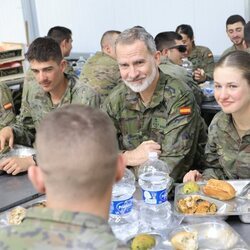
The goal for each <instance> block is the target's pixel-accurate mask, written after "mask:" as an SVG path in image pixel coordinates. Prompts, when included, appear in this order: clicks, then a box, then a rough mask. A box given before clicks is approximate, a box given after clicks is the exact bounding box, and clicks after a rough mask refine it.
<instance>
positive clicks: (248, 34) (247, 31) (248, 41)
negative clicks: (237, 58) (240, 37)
mask: <svg viewBox="0 0 250 250" xmlns="http://www.w3.org/2000/svg"><path fill="white" fill-rule="evenodd" d="M244 39H245V45H246V51H247V52H249V53H250V22H248V23H247V24H246V25H245V27H244Z"/></svg>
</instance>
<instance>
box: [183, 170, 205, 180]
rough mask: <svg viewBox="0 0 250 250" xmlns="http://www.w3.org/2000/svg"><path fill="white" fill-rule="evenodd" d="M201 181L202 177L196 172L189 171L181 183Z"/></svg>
mask: <svg viewBox="0 0 250 250" xmlns="http://www.w3.org/2000/svg"><path fill="white" fill-rule="evenodd" d="M201 180H202V175H201V173H200V172H198V171H197V170H190V171H189V172H188V173H186V174H185V176H184V177H183V182H187V181H201Z"/></svg>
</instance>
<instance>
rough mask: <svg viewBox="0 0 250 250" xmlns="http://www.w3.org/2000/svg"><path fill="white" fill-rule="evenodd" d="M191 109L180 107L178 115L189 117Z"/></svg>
mask: <svg viewBox="0 0 250 250" xmlns="http://www.w3.org/2000/svg"><path fill="white" fill-rule="evenodd" d="M191 111H192V110H191V108H190V107H181V108H180V114H181V115H189V114H191Z"/></svg>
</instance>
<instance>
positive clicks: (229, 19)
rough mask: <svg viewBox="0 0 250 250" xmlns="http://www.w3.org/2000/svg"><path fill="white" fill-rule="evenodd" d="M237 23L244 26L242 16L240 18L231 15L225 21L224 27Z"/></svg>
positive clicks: (244, 22)
mask: <svg viewBox="0 0 250 250" xmlns="http://www.w3.org/2000/svg"><path fill="white" fill-rule="evenodd" d="M238 22H241V23H242V24H243V25H245V24H246V21H245V19H244V18H243V17H242V16H240V15H232V16H230V17H229V18H228V19H227V21H226V26H227V25H229V24H234V23H238Z"/></svg>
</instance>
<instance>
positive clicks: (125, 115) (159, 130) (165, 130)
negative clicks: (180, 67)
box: [103, 28, 206, 181]
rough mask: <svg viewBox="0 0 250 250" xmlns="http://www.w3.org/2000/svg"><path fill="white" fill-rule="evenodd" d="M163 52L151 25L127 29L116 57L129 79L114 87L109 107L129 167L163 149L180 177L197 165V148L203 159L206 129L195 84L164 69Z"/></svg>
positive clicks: (162, 156)
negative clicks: (150, 28) (151, 30)
mask: <svg viewBox="0 0 250 250" xmlns="http://www.w3.org/2000/svg"><path fill="white" fill-rule="evenodd" d="M160 55H161V53H160V51H157V50H156V46H155V42H154V39H153V37H152V36H151V35H150V34H149V33H148V32H146V30H144V29H141V28H132V29H127V30H125V31H123V32H122V33H121V34H120V35H119V36H118V38H117V40H116V56H117V61H118V65H119V69H120V73H121V77H122V79H123V81H124V83H125V84H121V85H119V86H117V87H116V88H114V89H113V91H112V93H111V94H110V95H109V96H108V97H107V99H106V100H105V102H104V104H103V109H104V110H105V112H107V113H108V115H109V116H110V118H111V119H112V120H113V122H114V125H115V127H116V129H117V138H118V141H119V147H120V150H122V151H123V154H124V156H125V159H126V163H127V166H130V167H133V168H136V167H137V166H139V165H141V164H142V163H144V162H145V161H147V159H148V153H149V152H157V153H158V155H159V157H160V159H161V160H163V161H165V162H166V163H167V164H168V166H169V167H170V168H171V169H172V172H171V176H172V177H173V178H174V180H175V181H177V180H180V178H181V177H182V176H183V175H184V174H185V173H186V172H187V171H188V169H191V167H192V165H193V163H194V161H195V159H196V155H197V153H198V155H199V157H198V158H199V159H200V158H201V157H200V153H202V151H203V146H204V144H205V142H206V128H205V124H204V121H203V119H202V118H201V116H200V112H199V108H198V106H197V104H196V101H195V99H194V95H193V93H192V91H191V90H190V88H188V86H187V85H185V84H184V83H182V82H181V81H179V80H177V79H175V78H172V77H171V76H169V75H165V74H164V73H163V72H161V71H160V69H159V68H158V65H159V63H160ZM195 163H196V164H198V163H197V162H195ZM196 166H197V165H196Z"/></svg>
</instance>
